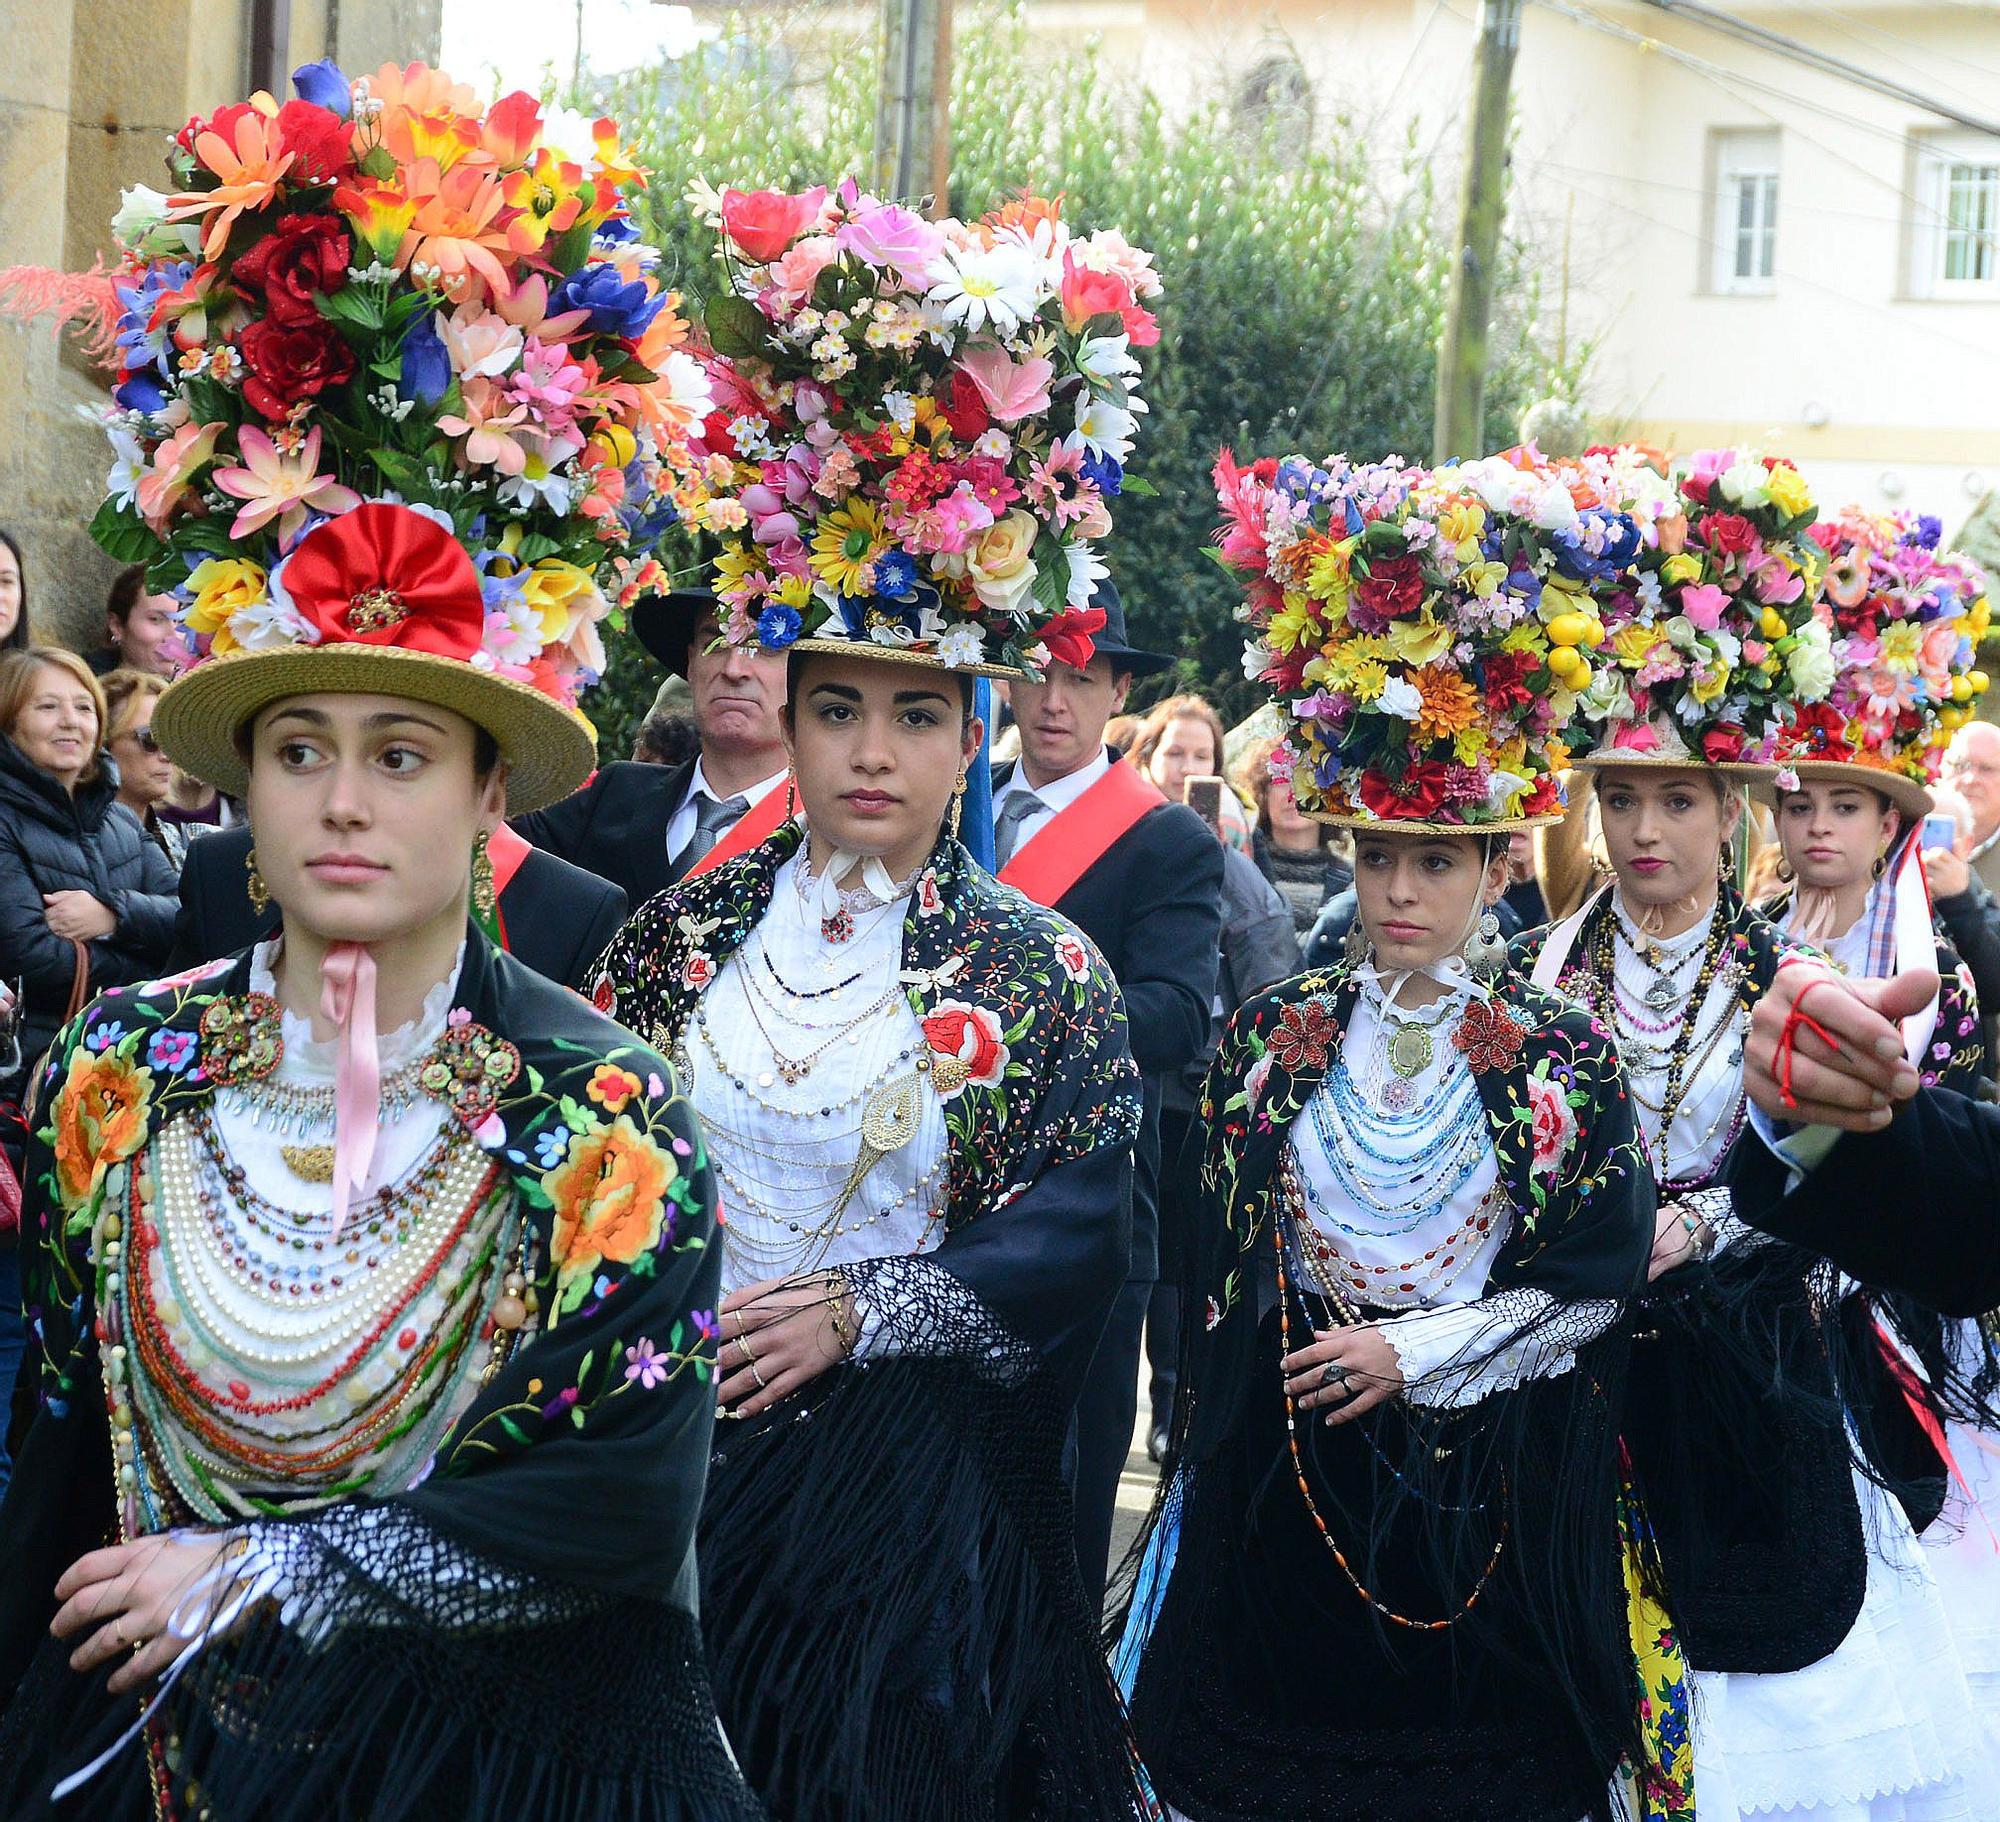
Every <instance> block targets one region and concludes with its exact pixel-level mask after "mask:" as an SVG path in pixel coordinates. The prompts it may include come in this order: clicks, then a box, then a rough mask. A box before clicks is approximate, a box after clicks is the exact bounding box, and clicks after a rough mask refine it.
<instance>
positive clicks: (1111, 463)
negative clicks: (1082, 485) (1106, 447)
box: [1082, 453, 1125, 500]
mask: <svg viewBox="0 0 2000 1822" xmlns="http://www.w3.org/2000/svg"><path fill="white" fill-rule="evenodd" d="M1082 469H1083V478H1084V479H1085V480H1086V481H1088V482H1089V483H1090V484H1091V486H1093V487H1094V488H1096V489H1097V491H1098V492H1099V493H1101V494H1102V495H1103V496H1104V497H1105V498H1106V499H1107V500H1115V499H1116V498H1117V497H1118V490H1119V488H1121V487H1123V486H1124V485H1125V468H1124V465H1123V464H1122V463H1121V462H1119V461H1118V460H1117V459H1116V458H1115V457H1112V456H1108V455H1096V454H1090V453H1086V454H1085V456H1084V458H1083V462H1082Z"/></svg>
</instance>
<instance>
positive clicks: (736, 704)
mask: <svg viewBox="0 0 2000 1822" xmlns="http://www.w3.org/2000/svg"><path fill="white" fill-rule="evenodd" d="M632 631H633V632H634V633H635V634H636V635H637V636H638V639H639V642H640V644H642V645H643V646H645V648H646V649H647V650H648V651H649V652H651V653H652V654H653V656H654V657H655V658H657V659H658V660H659V661H660V662H661V663H662V664H663V665H665V666H666V667H667V669H668V670H670V671H672V672H673V673H674V674H675V675H676V676H681V677H685V678H686V679H687V680H688V687H689V689H690V690H691V691H692V693H693V697H694V723H695V730H696V732H697V733H698V734H699V735H700V736H701V753H700V755H699V757H697V758H696V759H694V760H692V761H691V762H689V763H688V764H686V765H678V766H658V765H640V764H635V763H633V762H631V761H629V760H621V761H617V762H614V763H613V764H611V765H606V766H601V767H599V768H598V771H597V773H596V775H595V776H594V777H593V778H592V779H591V781H590V782H589V783H588V784H587V785H585V786H584V787H583V789H582V790H580V791H578V792H577V793H576V794H575V795H574V796H573V797H567V798H565V799H564V800H563V801H562V802H561V803H559V804H555V805H552V806H551V807H550V808H548V809H546V810H537V811H536V812H535V813H534V814H533V815H532V816H523V817H521V818H519V819H518V820H517V821H516V822H515V824H514V827H515V828H516V829H518V830H519V831H520V832H521V833H522V834H523V835H525V836H526V837H527V838H528V840H529V841H531V842H533V843H534V844H535V846H536V847H538V848H542V849H546V850H547V851H548V852H549V853H551V854H559V855H561V856H562V858H563V859H564V860H567V861H572V862H574V863H575V864H576V865H577V866H579V867H588V868H589V869H590V871H591V872H593V873H596V874H599V875H601V876H602V877H603V878H605V879H608V880H612V881H614V882H615V883H616V884H618V885H620V886H622V887H624V889H625V895H626V896H627V897H628V898H629V899H630V900H631V901H632V908H633V909H634V910H635V911H636V910H637V909H638V908H639V907H640V906H641V905H643V904H644V903H645V902H646V900H647V899H649V898H651V897H652V896H653V894H654V893H656V892H664V891H665V890H666V889H667V887H669V886H671V885H673V884H675V883H676V882H677V881H678V880H680V879H682V878H683V877H685V876H686V874H687V872H688V870H689V869H690V868H692V867H693V866H695V865H696V864H697V863H698V862H699V861H701V860H702V859H703V858H704V857H706V856H707V855H709V854H710V853H711V852H712V851H713V850H715V849H716V848H718V847H722V848H725V849H729V850H733V849H734V848H736V847H739V846H740V847H747V846H752V845H754V843H753V842H752V841H751V840H750V837H751V836H753V835H756V836H757V838H758V839H762V835H763V834H768V833H769V832H770V828H771V827H775V826H776V821H777V820H778V818H779V816H780V814H781V812H782V808H783V796H782V794H780V795H779V796H777V797H773V796H772V793H774V792H778V791H779V787H780V786H782V785H783V783H784V781H785V772H786V767H787V761H786V757H785V742H784V736H783V734H782V732H781V731H780V728H779V724H778V714H779V711H780V710H781V709H782V708H783V707H784V706H785V663H784V659H783V657H782V656H779V657H766V656H764V655H763V654H761V653H758V652H749V653H745V652H743V651H739V650H735V649H732V648H728V647H725V648H723V649H722V650H719V651H715V650H711V649H710V648H711V647H712V646H714V644H715V640H716V632H717V621H716V606H715V597H714V596H713V595H712V594H710V593H709V592H708V591H707V590H706V589H682V590H676V591H674V592H673V593H671V594H666V595H649V596H646V597H645V598H644V599H642V600H640V601H639V602H637V603H636V604H635V605H634V607H633V609H632ZM767 799H769V800H770V801H768V802H767V801H766V800H767ZM739 824H740V825H741V827H739V826H738V825H739ZM767 825H768V826H767ZM760 831H761V833H760Z"/></svg>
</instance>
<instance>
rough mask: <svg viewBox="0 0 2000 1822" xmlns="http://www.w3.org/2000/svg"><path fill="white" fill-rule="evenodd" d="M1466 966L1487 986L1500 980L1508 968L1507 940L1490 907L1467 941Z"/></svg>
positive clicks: (1473, 976)
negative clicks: (1502, 971)
mask: <svg viewBox="0 0 2000 1822" xmlns="http://www.w3.org/2000/svg"><path fill="white" fill-rule="evenodd" d="M1465 965H1466V967H1468V968H1469V969H1471V970H1472V978H1473V979H1474V980H1476V981H1478V982H1480V983H1481V984H1482V985H1485V986H1491V985H1492V983H1493V982H1495V981H1496V980H1498V979H1499V978H1500V971H1501V969H1503V968H1505V967H1506V966H1507V944H1506V940H1505V939H1504V938H1503V937H1502V936H1501V934H1500V920H1499V918H1498V917H1496V916H1495V915H1494V913H1493V910H1492V908H1491V907H1490V906H1489V907H1488V908H1487V910H1486V912H1485V913H1484V915H1483V916H1481V918H1480V920H1479V925H1478V928H1477V929H1475V930H1474V931H1473V933H1472V934H1471V935H1470V936H1468V937H1467V938H1466V939H1465Z"/></svg>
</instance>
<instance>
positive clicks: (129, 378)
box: [111, 369, 167, 417]
mask: <svg viewBox="0 0 2000 1822" xmlns="http://www.w3.org/2000/svg"><path fill="white" fill-rule="evenodd" d="M111 397H112V400H113V402H114V403H116V405H117V406H118V409H119V410H120V411H143V412H144V413H145V414H146V415H147V416H148V417H151V416H153V415H154V414H155V413H156V412H160V411H164V410H165V409H166V404H167V389H166V387H165V386H164V385H162V384H161V383H160V381H159V379H158V378H157V377H156V376H155V375H154V374H153V373H152V372H151V371H150V370H147V369H141V370H140V371H139V372H137V373H128V374H127V375H126V376H125V378H124V379H122V380H121V381H119V383H118V384H117V385H116V386H115V387H113V388H112V392H111Z"/></svg>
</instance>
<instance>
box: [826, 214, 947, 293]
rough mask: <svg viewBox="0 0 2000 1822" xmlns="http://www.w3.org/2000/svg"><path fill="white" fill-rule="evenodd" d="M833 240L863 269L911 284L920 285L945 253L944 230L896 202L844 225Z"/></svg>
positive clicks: (852, 219) (836, 232) (854, 218)
mask: <svg viewBox="0 0 2000 1822" xmlns="http://www.w3.org/2000/svg"><path fill="white" fill-rule="evenodd" d="M833 238H834V242H835V244H836V245H837V246H838V247H839V248H840V250H841V251H842V252H843V253H852V254H853V255H854V257H855V258H856V259H858V260H860V261H861V263H862V264H863V265H866V266H873V267H875V268H876V269H877V270H878V271H892V272H894V273H896V274H897V275H898V276H899V277H900V278H902V279H903V280H904V281H905V282H906V283H910V284H916V283H919V282H921V281H922V279H923V277H924V274H925V269H926V268H927V267H928V266H929V265H930V263H931V261H932V260H934V259H936V258H937V256H938V255H939V254H940V253H942V252H943V251H944V230H943V229H941V228H939V227H938V226H937V225H936V224H935V223H933V222H928V221H926V220H925V219H924V218H923V217H922V216H921V215H919V214H918V213H917V212H916V211H915V210H914V209H906V208H904V207H903V205H902V204H901V203H895V202H885V203H881V204H879V205H878V206H877V207H875V208H872V209H867V210H864V211H863V212H862V213H861V214H859V215H856V216H853V217H852V218H850V219H849V220H847V221H844V222H842V223H841V224H840V226H839V227H838V228H836V229H835V230H834V235H833Z"/></svg>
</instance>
